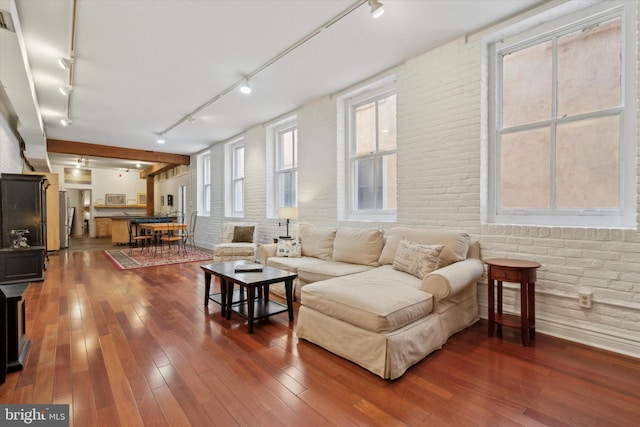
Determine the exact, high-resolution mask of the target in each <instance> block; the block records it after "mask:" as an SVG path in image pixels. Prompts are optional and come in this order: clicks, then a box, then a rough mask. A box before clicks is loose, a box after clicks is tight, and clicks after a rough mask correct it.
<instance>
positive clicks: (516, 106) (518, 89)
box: [502, 41, 552, 127]
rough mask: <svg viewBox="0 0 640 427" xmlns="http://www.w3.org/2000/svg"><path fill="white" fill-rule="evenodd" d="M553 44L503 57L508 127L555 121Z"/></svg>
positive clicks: (538, 45) (503, 102)
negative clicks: (552, 119)
mask: <svg viewBox="0 0 640 427" xmlns="http://www.w3.org/2000/svg"><path fill="white" fill-rule="evenodd" d="M551 55H552V44H551V42H550V41H548V42H545V43H540V44H537V45H535V46H531V47H528V48H526V49H523V50H521V51H518V52H514V53H511V54H509V55H505V56H504V57H503V58H502V123H503V126H504V127H510V126H515V125H521V124H524V123H535V122H538V121H541V120H549V119H550V118H551V113H552V110H551V97H552V92H551V87H552V86H551V78H552V73H551V65H552V62H551Z"/></svg>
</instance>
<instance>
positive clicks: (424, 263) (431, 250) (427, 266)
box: [393, 239, 444, 280]
mask: <svg viewBox="0 0 640 427" xmlns="http://www.w3.org/2000/svg"><path fill="white" fill-rule="evenodd" d="M443 247H444V246H443V245H421V244H420V243H416V242H411V241H409V240H407V239H402V240H401V241H400V244H399V245H398V251H397V252H396V258H395V260H394V261H393V268H394V269H395V270H400V271H404V272H405V273H409V274H411V275H412V276H415V277H417V278H418V279H421V280H422V279H424V277H425V276H426V275H427V274H429V273H431V272H432V271H434V270H436V269H437V268H438V263H439V262H440V253H441V252H442V248H443Z"/></svg>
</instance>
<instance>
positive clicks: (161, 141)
mask: <svg viewBox="0 0 640 427" xmlns="http://www.w3.org/2000/svg"><path fill="white" fill-rule="evenodd" d="M165 141H166V140H165V138H164V133H161V134H160V136H159V137H158V139H156V142H157V143H158V144H164V143H165Z"/></svg>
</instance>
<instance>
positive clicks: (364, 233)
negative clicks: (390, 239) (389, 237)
mask: <svg viewBox="0 0 640 427" xmlns="http://www.w3.org/2000/svg"><path fill="white" fill-rule="evenodd" d="M383 244H384V232H383V231H382V230H377V229H375V228H338V229H337V230H336V237H335V240H334V242H333V257H332V259H333V260H334V261H339V262H350V263H352V264H362V265H370V266H372V267H377V266H378V265H380V263H379V262H378V260H379V259H380V253H381V252H382V246H383Z"/></svg>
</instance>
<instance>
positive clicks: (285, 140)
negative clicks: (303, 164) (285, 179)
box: [280, 131, 295, 169]
mask: <svg viewBox="0 0 640 427" xmlns="http://www.w3.org/2000/svg"><path fill="white" fill-rule="evenodd" d="M294 154H295V153H294V131H288V132H285V133H283V134H282V135H281V144H280V155H281V157H280V161H281V164H280V168H281V169H290V168H292V167H294V165H295V164H294V162H295V157H294Z"/></svg>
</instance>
